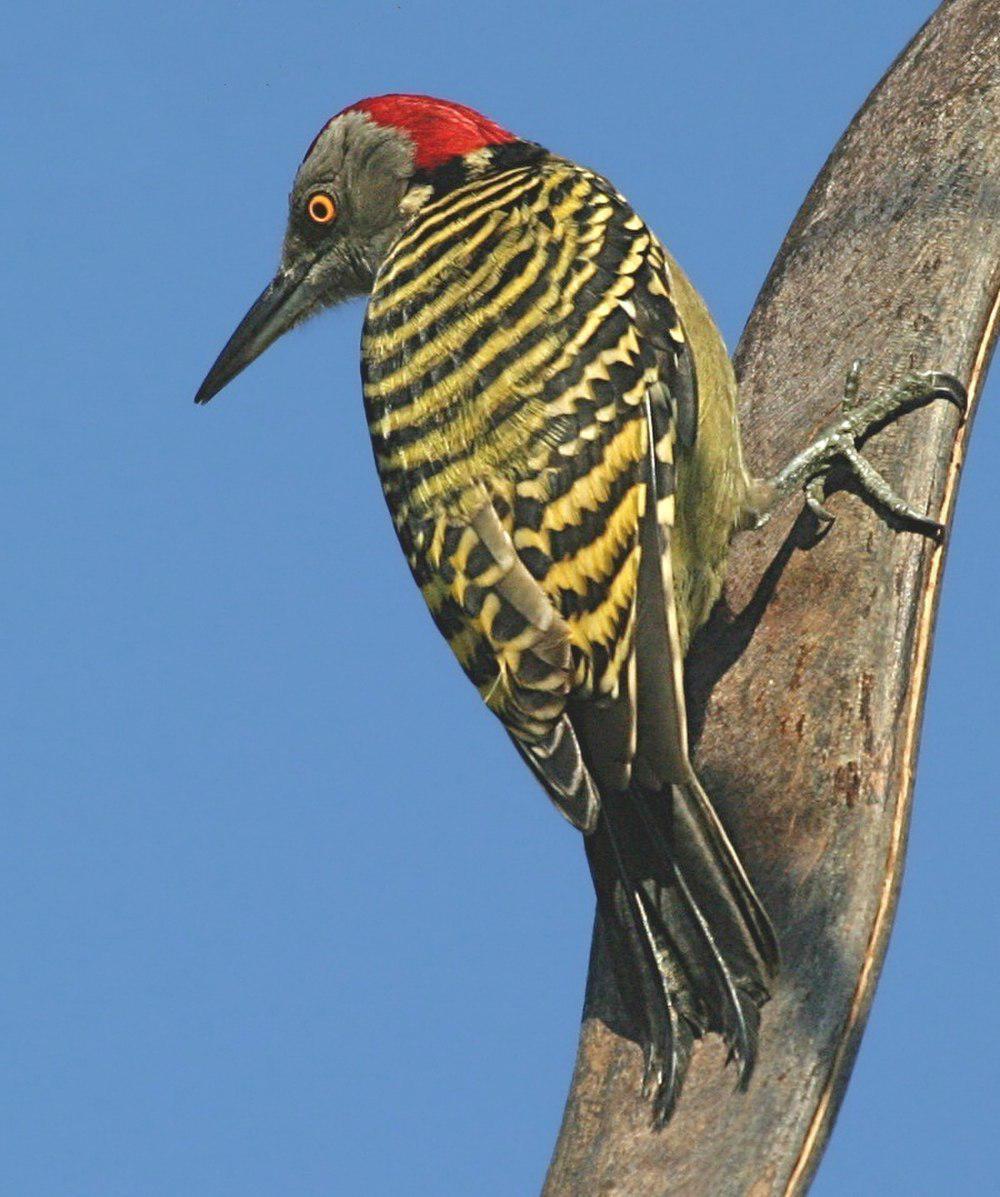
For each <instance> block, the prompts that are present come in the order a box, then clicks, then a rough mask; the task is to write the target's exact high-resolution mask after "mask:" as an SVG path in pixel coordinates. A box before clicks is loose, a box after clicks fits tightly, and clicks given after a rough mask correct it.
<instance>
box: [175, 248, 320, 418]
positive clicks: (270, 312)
mask: <svg viewBox="0 0 1000 1197" xmlns="http://www.w3.org/2000/svg"><path fill="white" fill-rule="evenodd" d="M313 262H314V259H312V258H305V259H303V260H301V261H299V262H296V263H293V265H291V266H289V267H287V268H286V267H282V268H281V270H279V271H278V273H277V274H276V275H275V276H274V278H273V279H272V280H271V281H270V283H268V285H267V286H266V287H265V288H264V290H263V291H262V292H261V294H260V296H259V298H258V299H257V301H256V303H255V304H254V305H253V307H252V308H251V309H250V311H249V312H247V314H246V315H245V316H244V317H243V319H242V320H241V321H240V323H239V326H238V327H237V329H236V331H235V332H234V333H233V335H232V336H231V337H230V338H229V340H228V341H227V342H226V347H225V349H223V351H222V352H221V353H220V354H219V356H218V357H217V358H216V359H215V364H214V365H213V366H212V368H211V370H209V372H208V374H207V375H206V376H205V381H204V382H203V383H202V384H201V386H200V387H199V388H198V394H197V395H195V397H194V401H195V403H207V402H208V401H209V399H211V398H213V397H214V396H215V395H217V394H218V393H219V391H221V390H222V388H223V387H224V386H226V385H227V384H228V383H230V382H232V380H233V379H234V378H235V377H236V375H237V374H239V373H240V372H241V371H242V370H245V369H246V368H247V366H249V365H250V363H251V362H252V361H253V360H254V359H255V358H258V357H260V355H261V354H262V353H263V352H264V350H265V349H266V348H267V347H268V346H269V345H271V344H273V343H274V342H275V341H276V340H277V339H278V337H280V336H281V334H282V333H285V332H287V331H288V330H289V329H290V328H291V327H292V325H293V324H296V323H298V321H299V320H301V319H302V318H303V317H304V316H306V315H308V314H309V311H310V309H311V308H312V306H313V303H314V301H315V296H314V295H313V294H312V292H313V288H312V287H310V286H309V285H308V284H307V283H306V278H307V276H308V274H309V271H310V269H311V268H312V266H313Z"/></svg>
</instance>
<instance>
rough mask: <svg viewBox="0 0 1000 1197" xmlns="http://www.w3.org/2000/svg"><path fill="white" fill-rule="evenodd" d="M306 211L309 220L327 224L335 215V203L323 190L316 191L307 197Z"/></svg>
mask: <svg viewBox="0 0 1000 1197" xmlns="http://www.w3.org/2000/svg"><path fill="white" fill-rule="evenodd" d="M306 211H307V212H308V213H309V218H310V220H314V221H315V222H316V223H317V224H329V223H330V221H331V220H333V218H334V217H335V216H336V215H337V205H336V204H335V203H334V202H333V199H332V197H331V196H329V195H327V194H326V192H325V191H318V192H317V193H316V194H315V195H312V196H310V197H309V203H308V204H306Z"/></svg>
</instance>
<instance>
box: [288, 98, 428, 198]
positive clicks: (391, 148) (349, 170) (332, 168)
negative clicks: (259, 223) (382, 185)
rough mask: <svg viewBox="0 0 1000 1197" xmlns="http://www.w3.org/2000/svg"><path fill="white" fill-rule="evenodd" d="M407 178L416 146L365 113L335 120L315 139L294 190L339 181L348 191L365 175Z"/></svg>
mask: <svg viewBox="0 0 1000 1197" xmlns="http://www.w3.org/2000/svg"><path fill="white" fill-rule="evenodd" d="M369 173H374V174H375V175H377V176H379V177H381V178H383V179H392V178H398V179H407V178H409V177H410V175H412V174H413V143H412V142H411V141H410V139H409V138H408V137H406V136H405V134H402V133H400V132H399V130H398V129H391V128H386V127H385V126H383V125H378V124H376V123H375V121H373V120H372V118H371V117H370V116H369V115H368V114H367V113H366V112H345V113H343V114H342V115H340V116H337V117H334V118H333V120H332V121H330V122H329V124H327V125H326V127H325V128H324V129H323V130H322V132H321V133H320V135H319V136H318V137H317V138H316V144H315V145H314V146H313V147H312V150H311V151H310V153H309V157H308V158H306V160H305V161H304V162H303V163H302V165H301V166H300V167H299V170H298V174H296V176H295V182H294V184H293V186H292V191H293V193H295V194H298V193H300V192H302V191H306V190H308V189H309V188H310V187H314V186H316V185H317V184H318V183H328V182H329V181H330V180H331V179H340V180H342V182H343V183H344V185H345V186H346V187H348V188H351V187H352V186H354V185H355V184H356V183H357V182H358V181H359V179H360V177H361V176H362V175H366V174H369Z"/></svg>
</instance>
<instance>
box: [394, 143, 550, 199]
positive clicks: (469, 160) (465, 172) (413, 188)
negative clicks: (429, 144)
mask: <svg viewBox="0 0 1000 1197" xmlns="http://www.w3.org/2000/svg"><path fill="white" fill-rule="evenodd" d="M548 157H549V152H548V150H546V149H545V148H544V147H542V146H540V145H537V144H536V143H535V142H533V141H521V140H516V141H506V142H503V143H501V144H499V145H491V146H486V147H484V148H483V149H481V150H473V151H472V152H471V153H468V154H459V155H457V156H456V157H454V158H449V159H448V161H447V162H443V163H442V164H441V165H440V166H437V167H435V168H434V169H433V170H423V171H418V172H417V173H416V174H415V175H414V176H413V181H412V183H411V184H410V189H409V193H408V196H410V197H413V199H414V200H417V201H418V202H415V203H414V204H413V210H414V212H415V211H416V210H417V209H418V208H419V207H422V206H423V205H424V204H426V203H432V202H433V201H434V200H437V199H440V198H441V197H442V196H445V195H447V194H448V193H449V192H450V191H454V190H455V189H456V188H458V187H462V186H464V185H465V184H466V183H469V182H471V181H472V180H474V179H484V178H488V177H489V176H490V175H492V174H499V173H500V172H502V171H505V170H511V169H512V168H514V167H518V166H527V165H529V164H530V163H533V162H541V161H542V160H543V159H544V158H548ZM404 202H405V201H404Z"/></svg>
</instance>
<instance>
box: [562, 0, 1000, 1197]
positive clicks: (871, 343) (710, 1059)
mask: <svg viewBox="0 0 1000 1197" xmlns="http://www.w3.org/2000/svg"><path fill="white" fill-rule="evenodd" d="M998 294H1000V0H951V2H950V3H945V4H943V5H942V6H941V8H940V9H939V10H938V11H937V13H936V14H935V15H934V17H933V18H932V19H931V21H930V22H929V23H928V24H927V25H926V26H925V27H924V29H923V30H922V31H921V32H920V33H919V34H918V35H917V37H916V38H915V39H914V41H913V42H912V43H911V45H910V46H909V48H908V49H907V50H906V51H905V53H904V54H903V55H902V56H901V57H900V59H899V60H898V61H897V63H896V64H895V66H894V67H893V69H892V70H891V71H890V72H889V74H888V75H887V76H886V78H885V79H884V80H883V82H882V83H881V84H880V85H879V87H878V88H877V89H876V91H875V92H874V93H873V94H872V96H871V97H870V99H869V101H868V102H867V104H866V105H865V107H864V108H863V109H862V111H861V112H860V113H859V114H858V116H857V117H856V118H855V120H854V122H853V123H852V125H851V127H850V128H849V130H848V131H847V133H846V134H845V136H844V137H843V138H842V140H841V142H840V143H839V145H838V146H837V147H836V149H835V150H834V152H833V154H832V156H831V158H830V160H829V162H828V163H827V165H826V167H825V168H824V170H823V172H822V173H821V174H820V176H819V178H818V179H817V181H816V183H815V184H814V186H813V188H812V190H811V191H810V193H809V196H808V197H807V199H806V201H805V204H804V205H803V207H802V210H801V211H800V213H799V215H798V217H797V218H796V220H795V223H794V224H793V226H792V228H791V230H790V232H789V234H788V237H787V238H786V240H785V243H784V245H783V246H782V249H781V252H780V253H779V255H778V258H777V260H776V262H775V265H774V267H773V269H772V271H771V274H770V276H769V278H768V280H767V282H766V284H765V286H764V289H763V291H762V292H761V295H760V297H759V299H758V301H757V304H756V307H755V308H754V311H753V314H752V315H751V317H750V320H749V323H748V324H747V328H746V330H745V332H744V335H743V338H742V341H741V343H740V347H739V350H738V352H737V365H738V371H739V375H740V379H741V391H742V403H743V418H744V430H745V441H746V445H747V450H748V456H749V460H750V462H751V463H752V465H753V467H754V468H755V469H756V471H757V472H759V473H761V474H764V473H767V472H769V471H771V470H773V469H774V468H776V467H777V466H779V465H780V464H782V463H783V462H784V461H785V460H786V459H787V458H788V457H789V456H790V455H791V453H792V452H794V451H795V450H797V449H798V448H800V447H801V446H803V445H804V444H806V443H807V442H808V441H809V440H810V439H811V438H812V436H813V435H814V434H815V433H816V432H817V431H818V430H819V429H820V427H821V426H822V425H823V424H824V423H826V422H827V421H828V419H829V418H830V416H831V414H832V413H833V412H834V410H835V409H836V407H837V403H838V396H839V394H840V391H841V388H842V383H843V376H844V372H845V370H846V368H847V366H848V364H849V363H850V360H851V359H852V358H853V357H855V356H859V357H862V358H863V359H865V362H866V373H865V376H864V385H865V386H866V387H867V388H869V389H873V388H875V387H879V386H884V385H886V384H888V383H890V382H891V381H893V380H894V379H896V378H898V377H899V376H900V375H901V374H903V373H905V372H907V371H908V370H911V369H924V368H935V369H942V370H949V371H952V372H953V373H955V374H957V375H958V376H959V377H960V378H962V379H963V380H964V381H967V382H969V384H970V392H971V393H972V394H973V396H975V394H976V393H977V391H978V390H979V389H980V387H981V383H982V379H983V376H984V374H985V371H986V367H987V363H988V360H989V355H990V349H991V347H992V343H993V338H994V335H995V333H996V328H997V310H998ZM968 429H969V423H968V422H967V423H966V424H965V425H964V426H963V427H962V428H961V429H959V427H958V420H957V418H956V414H955V411H954V409H951V408H949V407H948V405H946V404H943V403H938V404H934V405H932V406H930V407H927V408H924V409H922V410H921V411H919V412H917V413H914V414H912V415H909V416H906V417H905V418H903V419H902V420H900V421H899V423H897V424H895V425H892V426H890V427H889V428H887V429H885V430H883V431H882V432H880V433H879V434H878V435H877V436H876V437H874V438H873V439H872V440H871V441H869V443H868V445H867V447H866V453H867V455H868V456H869V458H870V459H871V460H872V461H873V462H874V463H875V465H876V466H878V467H879V468H880V469H882V470H883V472H884V473H885V474H886V476H887V477H888V478H889V479H890V480H891V481H893V482H894V483H896V484H897V485H898V487H899V489H900V490H901V491H902V493H903V494H905V495H906V496H907V497H909V498H910V499H911V500H912V501H913V503H914V504H915V506H917V507H918V508H923V509H925V510H928V511H930V512H941V513H942V515H941V518H942V519H943V520H947V519H948V518H949V516H950V514H951V512H952V510H953V507H954V499H955V489H956V485H957V482H958V475H959V470H960V466H961V462H962V456H963V448H964V443H965V439H966V437H967V435H968ZM829 505H830V507H831V509H832V510H833V511H834V512H835V513H836V514H837V516H838V518H837V521H836V523H835V524H834V526H833V528H832V530H831V532H830V533H829V535H828V536H826V537H825V539H823V540H821V541H819V542H818V543H815V541H814V537H813V536H812V533H813V531H814V527H813V525H812V524H811V517H807V516H806V515H804V514H803V513H802V511H801V507H800V505H799V504H797V503H795V504H791V505H790V507H789V509H788V510H787V511H785V512H783V513H782V516H781V517H779V518H778V519H776V520H775V521H774V523H773V524H772V525H770V526H769V527H768V528H767V529H765V531H764V532H763V533H759V534H755V535H753V536H749V537H744V538H741V540H740V542H739V543H738V545H737V546H736V551H735V552H734V557H733V563H732V570H731V577H730V583H729V587H728V592H727V593H728V604H729V607H730V609H731V612H735V614H732V613H730V614H727V615H725V616H720V617H719V618H717V619H714V620H713V623H712V626H711V627H710V628H709V629H707V630H706V633H705V634H704V635H703V636H702V637H701V638H700V639H699V642H698V644H697V645H696V648H695V650H694V651H693V653H692V658H691V660H690V662H689V687H690V690H691V699H692V707H693V709H694V712H695V717H696V721H698V722H699V723H700V724H701V725H702V728H703V730H702V732H701V738H700V743H699V745H698V753H697V761H698V768H699V771H700V773H701V776H702V777H703V778H704V781H705V783H706V786H707V788H708V790H709V792H710V793H711V794H713V795H714V796H715V798H716V800H717V802H718V804H719V806H720V809H721V810H722V813H723V815H724V817H725V819H726V822H727V824H728V826H729V827H730V828H731V830H732V833H733V837H734V839H735V840H736V842H737V844H738V845H739V847H740V850H741V853H742V855H743V857H744V859H745V860H746V862H747V865H748V868H749V870H750V874H751V876H752V877H753V878H754V879H755V881H756V883H757V886H758V889H759V891H760V893H761V896H762V897H763V899H764V901H765V903H766V905H767V907H768V909H769V910H770V911H771V914H772V916H773V918H774V921H775V924H776V927H777V931H778V934H779V939H780V941H781V946H782V952H783V957H784V972H783V975H782V978H781V981H780V984H779V985H778V987H777V991H776V993H775V996H774V999H773V1000H772V1002H771V1003H770V1004H769V1005H768V1006H767V1007H766V1009H765V1012H764V1028H763V1037H762V1043H761V1050H760V1062H759V1065H758V1069H757V1073H756V1075H755V1077H754V1080H753V1082H752V1085H751V1087H750V1091H749V1092H748V1093H747V1094H738V1093H734V1092H733V1089H732V1086H733V1072H732V1070H731V1069H729V1070H724V1069H723V1052H722V1049H721V1046H720V1045H719V1043H718V1042H707V1043H704V1044H701V1045H699V1047H698V1049H697V1050H696V1053H695V1056H694V1059H693V1062H692V1066H691V1071H690V1074H689V1076H688V1080H687V1085H686V1088H685V1091H684V1094H683V1096H682V1098H681V1102H680V1105H679V1107H678V1109H677V1112H676V1113H675V1115H674V1118H673V1120H672V1122H671V1123H670V1125H669V1126H668V1128H667V1129H666V1131H664V1132H662V1133H659V1134H657V1133H655V1132H653V1131H651V1129H650V1127H649V1117H648V1110H647V1109H646V1107H645V1105H644V1103H643V1102H642V1100H641V1099H640V1098H639V1096H638V1092H637V1091H638V1084H639V1072H640V1053H639V1049H638V1048H637V1047H636V1046H635V1045H634V1044H632V1043H630V1042H629V1041H627V1040H626V1039H622V1038H619V1037H618V1036H617V1035H616V1034H615V1033H614V1032H613V1031H612V1030H611V1029H609V1028H610V1027H613V1026H614V1025H616V1017H615V1009H616V994H615V992H614V983H613V981H612V980H611V978H610V974H609V971H608V968H607V965H606V962H605V960H604V957H603V953H602V951H601V949H600V945H599V944H595V950H594V954H593V959H592V966H591V976H590V981H589V984H588V994H587V1003H586V1008H585V1018H584V1024H583V1031H582V1035H581V1041H580V1051H579V1056H578V1060H577V1067H576V1072H575V1075H574V1079H573V1086H572V1090H571V1093H570V1097H569V1101H568V1104H567V1108H566V1115H565V1119H564V1123H563V1128H562V1132H561V1135H560V1138H559V1142H558V1144H557V1146H556V1150H555V1156H554V1159H553V1162H552V1166H551V1169H550V1172H549V1176H548V1180H547V1183H546V1186H545V1190H544V1193H545V1197H592V1195H594V1194H605V1195H607V1194H620V1195H621V1197H652V1195H654V1194H656V1195H659V1194H667V1193H669V1194H671V1195H675V1194H678V1195H679V1194H684V1195H687V1197H695V1195H698V1197H728V1195H730V1194H733V1195H735V1194H747V1195H750V1197H769V1195H770V1194H779V1193H800V1192H802V1191H803V1190H804V1189H805V1187H806V1186H807V1184H808V1182H809V1179H810V1177H811V1176H812V1174H813V1172H814V1170H815V1168H816V1166H817V1164H818V1161H819V1158H820V1155H821V1152H822V1149H823V1147H824V1145H825V1142H826V1139H827V1137H828V1135H829V1131H830V1127H831V1124H832V1122H833V1118H834V1116H835V1114H836V1111H837V1107H838V1105H839V1102H840V1099H841V1097H842V1095H843V1091H844V1088H845V1085H846V1083H847V1078H848V1076H849V1074H850V1070H851V1065H852V1063H853V1060H854V1056H855V1053H856V1050H857V1046H858V1042H859V1039H860V1036H861V1032H862V1029H863V1027H864V1023H865V1019H866V1017H867V1014H868V1009H869V1006H870V1003H871V998H872V993H873V990H874V986H875V982H876V979H877V977H878V973H879V969H880V967H881V964H882V959H883V955H884V952H885V947H886V941H887V938H888V935H889V930H890V926H891V923H892V917H893V913H894V910H895V906H896V897H897V893H898V890H899V884H900V877H901V872H902V863H903V852H904V846H905V841H906V831H907V823H908V819H909V808H910V798H911V793H912V783H913V769H914V764H915V760H916V751H917V741H918V736H919V729H920V718H921V707H922V702H923V695H924V686H925V681H926V676H927V665H928V655H929V650H930V641H931V634H932V630H933V623H934V613H935V605H936V600H937V594H938V588H939V582H940V578H941V570H942V566H943V561H944V552H943V549H941V548H940V547H937V546H935V545H934V544H933V543H931V542H929V541H928V540H926V539H924V538H922V537H920V536H919V535H917V534H915V533H913V532H910V531H901V532H900V531H894V530H892V529H891V528H889V527H888V526H887V525H886V524H885V523H884V522H882V520H881V519H880V518H879V517H878V516H877V515H876V514H875V513H874V512H873V511H872V510H871V509H870V508H869V507H868V506H866V504H865V503H864V502H863V501H862V500H861V499H860V498H858V497H857V496H856V495H854V494H850V493H838V494H836V495H834V496H833V497H832V498H831V499H830V501H829Z"/></svg>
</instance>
